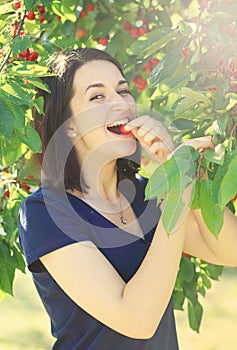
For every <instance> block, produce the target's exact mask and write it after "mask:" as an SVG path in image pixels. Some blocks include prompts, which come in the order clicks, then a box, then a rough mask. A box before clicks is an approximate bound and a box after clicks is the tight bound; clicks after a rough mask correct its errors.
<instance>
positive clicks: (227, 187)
mask: <svg viewBox="0 0 237 350" xmlns="http://www.w3.org/2000/svg"><path fill="white" fill-rule="evenodd" d="M236 172H237V155H236V156H235V157H234V158H233V159H232V160H231V162H230V163H229V166H228V171H227V172H226V173H225V174H224V177H223V179H222V181H221V185H220V190H219V195H218V203H219V205H220V207H221V208H222V209H224V207H225V206H226V204H227V203H228V202H229V201H230V200H231V199H232V198H234V196H235V195H236V194H237V180H236Z"/></svg>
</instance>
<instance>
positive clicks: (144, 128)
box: [138, 119, 155, 137]
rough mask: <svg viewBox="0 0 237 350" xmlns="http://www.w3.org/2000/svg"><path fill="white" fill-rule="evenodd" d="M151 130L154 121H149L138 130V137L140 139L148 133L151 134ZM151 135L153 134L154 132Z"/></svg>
mask: <svg viewBox="0 0 237 350" xmlns="http://www.w3.org/2000/svg"><path fill="white" fill-rule="evenodd" d="M153 130H154V120H152V119H149V120H147V121H146V122H145V123H144V124H142V125H141V126H140V127H139V128H138V135H139V136H140V137H144V136H145V135H146V134H147V133H148V132H149V131H150V132H152V131H153ZM153 133H155V131H154V132H153Z"/></svg>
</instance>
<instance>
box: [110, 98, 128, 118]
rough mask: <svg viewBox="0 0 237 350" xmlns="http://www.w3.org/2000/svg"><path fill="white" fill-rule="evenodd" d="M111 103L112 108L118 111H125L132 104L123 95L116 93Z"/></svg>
mask: <svg viewBox="0 0 237 350" xmlns="http://www.w3.org/2000/svg"><path fill="white" fill-rule="evenodd" d="M110 103H111V110H112V111H113V112H116V113H119V114H121V113H124V112H126V111H127V110H129V108H130V104H129V103H128V102H127V101H124V99H123V97H122V96H120V95H118V94H114V96H113V98H111V100H110Z"/></svg>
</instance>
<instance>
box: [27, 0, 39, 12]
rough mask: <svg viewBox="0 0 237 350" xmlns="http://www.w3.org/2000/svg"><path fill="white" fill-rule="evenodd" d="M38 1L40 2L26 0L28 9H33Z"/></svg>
mask: <svg viewBox="0 0 237 350" xmlns="http://www.w3.org/2000/svg"><path fill="white" fill-rule="evenodd" d="M37 3H38V1H37V0H24V5H25V8H26V11H27V12H29V11H30V10H32V9H33V7H35V6H36V5H37Z"/></svg>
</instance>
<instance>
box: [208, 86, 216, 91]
mask: <svg viewBox="0 0 237 350" xmlns="http://www.w3.org/2000/svg"><path fill="white" fill-rule="evenodd" d="M217 89H218V87H217V86H213V87H210V88H208V90H209V91H210V92H215V91H216V90H217Z"/></svg>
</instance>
